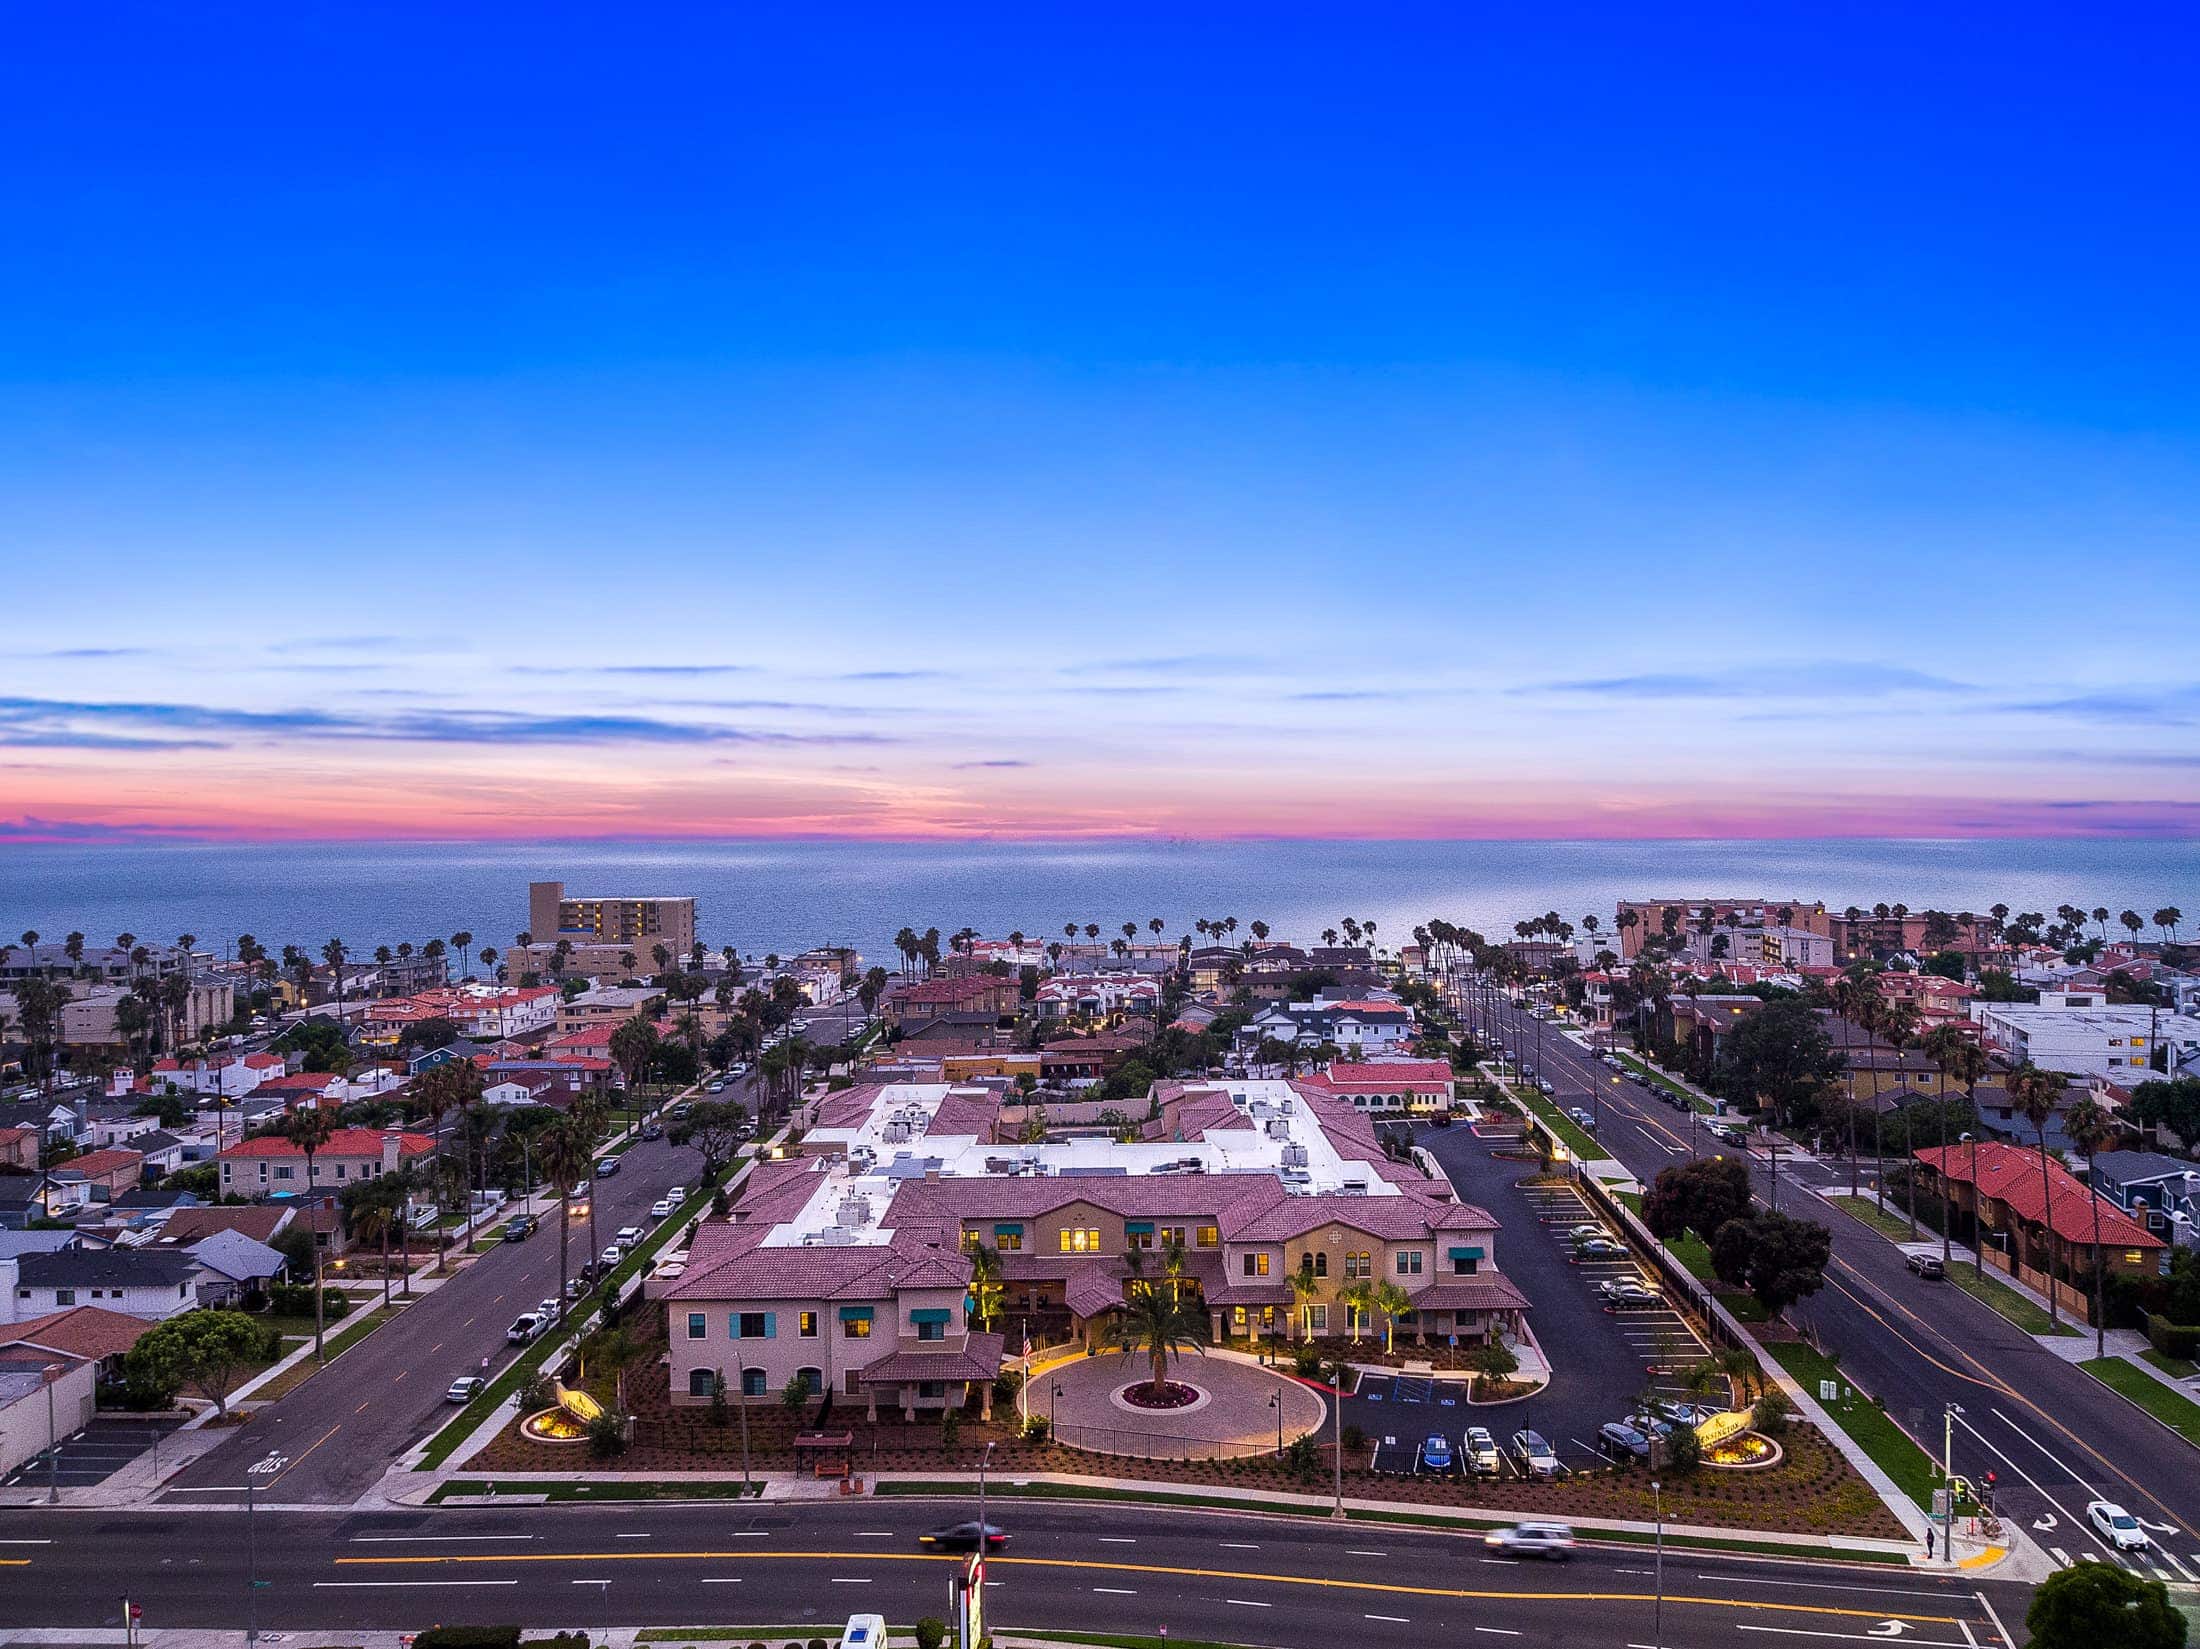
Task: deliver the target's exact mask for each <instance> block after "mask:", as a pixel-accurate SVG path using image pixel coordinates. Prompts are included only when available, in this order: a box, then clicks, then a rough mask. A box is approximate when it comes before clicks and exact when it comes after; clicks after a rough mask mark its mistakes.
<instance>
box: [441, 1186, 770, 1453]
mask: <svg viewBox="0 0 2200 1649" xmlns="http://www.w3.org/2000/svg"><path fill="white" fill-rule="evenodd" d="M745 1160H746V1159H744V1158H741V1157H736V1158H735V1159H734V1160H733V1161H732V1162H731V1163H729V1164H727V1165H726V1166H725V1167H724V1168H722V1169H720V1170H719V1171H718V1172H717V1174H715V1175H714V1176H712V1177H711V1178H709V1179H707V1180H705V1181H704V1182H703V1183H702V1184H700V1185H698V1186H697V1187H696V1188H695V1189H694V1190H693V1191H691V1192H689V1193H688V1196H687V1200H686V1201H685V1202H683V1203H681V1204H680V1206H679V1207H678V1208H677V1209H675V1210H674V1211H673V1212H672V1214H671V1215H670V1216H669V1217H668V1218H666V1219H663V1220H660V1221H659V1222H658V1224H657V1229H656V1230H654V1231H652V1232H651V1233H650V1234H649V1235H648V1236H646V1237H644V1238H643V1239H642V1241H641V1242H640V1243H639V1244H638V1245H636V1247H635V1249H634V1252H633V1253H631V1254H629V1255H627V1257H626V1258H625V1259H623V1260H621V1261H620V1262H619V1263H618V1264H617V1265H616V1266H614V1267H613V1268H612V1270H611V1274H610V1275H609V1276H607V1277H605V1278H604V1280H603V1281H602V1282H601V1283H599V1284H598V1285H597V1286H596V1287H595V1288H594V1289H593V1290H592V1291H590V1292H589V1293H587V1294H584V1295H582V1296H581V1297H580V1298H579V1299H578V1300H576V1301H575V1302H574V1303H573V1309H572V1310H571V1311H569V1312H567V1313H566V1316H565V1319H564V1321H563V1323H562V1324H561V1325H560V1327H561V1328H563V1329H565V1330H566V1331H567V1332H565V1333H563V1334H546V1335H544V1336H543V1337H542V1338H541V1339H539V1340H537V1341H536V1342H535V1343H534V1344H533V1345H531V1346H529V1347H527V1348H526V1349H525V1350H524V1351H522V1352H521V1353H520V1354H519V1355H518V1356H517V1357H515V1358H513V1359H512V1361H511V1363H510V1364H509V1365H508V1366H507V1367H506V1368H505V1370H504V1372H503V1373H501V1374H499V1375H498V1376H497V1377H496V1378H495V1379H494V1380H492V1381H491V1382H490V1383H489V1389H488V1390H487V1391H485V1392H483V1393H482V1394H481V1395H480V1396H479V1397H476V1398H475V1399H474V1400H473V1401H472V1402H470V1403H468V1404H467V1405H466V1406H465V1407H464V1408H462V1409H460V1410H459V1411H458V1417H457V1418H456V1419H455V1420H453V1421H451V1423H450V1424H449V1425H447V1426H445V1427H444V1428H443V1429H442V1430H441V1431H439V1432H437V1433H436V1434H435V1436H433V1437H432V1438H430V1439H429V1440H428V1445H427V1447H426V1448H425V1449H424V1450H422V1451H421V1456H420V1463H419V1466H418V1467H417V1468H416V1469H417V1470H420V1471H433V1470H435V1469H436V1468H437V1467H439V1466H441V1465H442V1464H443V1462H444V1461H446V1460H448V1459H449V1458H450V1457H451V1455H452V1453H453V1452H454V1451H455V1450H456V1449H457V1448H458V1446H459V1445H460V1444H461V1443H463V1442H465V1441H466V1439H467V1438H469V1437H471V1436H473V1434H474V1433H475V1431H477V1430H478V1429H479V1428H480V1427H481V1426H483V1425H485V1424H486V1423H487V1422H488V1420H489V1417H490V1416H491V1415H493V1414H495V1413H496V1412H497V1410H498V1409H500V1408H501V1407H503V1405H504V1402H505V1400H506V1399H507V1398H509V1397H511V1396H512V1395H513V1394H514V1393H515V1392H517V1391H518V1390H519V1389H520V1387H521V1386H523V1385H525V1384H526V1383H527V1381H528V1380H530V1379H532V1378H533V1377H534V1375H535V1374H536V1372H537V1371H538V1370H540V1369H541V1367H542V1365H543V1364H544V1363H545V1362H546V1361H548V1359H549V1356H550V1353H551V1352H553V1351H555V1350H557V1349H558V1348H559V1347H560V1346H562V1345H564V1344H565V1343H566V1342H567V1341H568V1340H570V1339H573V1338H577V1337H578V1335H579V1333H580V1331H581V1329H582V1328H583V1326H584V1325H585V1324H586V1322H587V1319H588V1316H589V1314H590V1313H591V1312H592V1311H594V1310H595V1309H596V1308H597V1307H598V1306H600V1305H601V1304H602V1302H603V1301H605V1300H607V1299H616V1298H618V1291H619V1290H620V1289H621V1288H623V1287H625V1286H626V1282H627V1279H628V1278H630V1277H632V1276H633V1275H634V1274H635V1273H636V1272H638V1271H641V1270H642V1269H644V1268H645V1267H646V1266H648V1265H650V1264H651V1263H652V1262H653V1261H655V1259H656V1258H657V1256H658V1255H659V1254H660V1253H662V1252H663V1251H664V1249H665V1247H666V1246H667V1245H668V1244H669V1243H670V1242H671V1241H672V1239H673V1237H674V1236H675V1235H676V1234H678V1233H679V1232H680V1231H682V1230H684V1229H686V1227H687V1223H688V1222H689V1221H690V1220H693V1219H695V1218H697V1217H698V1216H700V1215H701V1214H702V1213H703V1212H704V1211H705V1210H706V1209H708V1208H709V1207H710V1203H711V1199H712V1198H713V1197H714V1196H716V1195H717V1193H718V1188H719V1187H720V1186H722V1185H725V1184H727V1183H728V1182H729V1181H730V1180H731V1179H732V1178H733V1176H735V1175H737V1174H739V1173H740V1171H741V1168H742V1164H743V1162H744V1161H745Z"/></svg>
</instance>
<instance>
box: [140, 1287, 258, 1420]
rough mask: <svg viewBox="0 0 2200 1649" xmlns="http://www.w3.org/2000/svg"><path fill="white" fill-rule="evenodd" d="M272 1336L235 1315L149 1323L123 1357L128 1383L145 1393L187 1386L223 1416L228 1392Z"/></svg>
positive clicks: (192, 1315) (200, 1314)
mask: <svg viewBox="0 0 2200 1649" xmlns="http://www.w3.org/2000/svg"><path fill="white" fill-rule="evenodd" d="M273 1338H275V1336H274V1334H273V1332H272V1331H271V1330H269V1329H267V1328H265V1327H263V1326H262V1325H261V1324H259V1323H256V1322H254V1321H253V1320H252V1319H251V1318H250V1317H248V1316H246V1315H245V1314H244V1313H243V1312H241V1311H186V1312H184V1313H182V1314H181V1315H180V1316H175V1317H170V1318H169V1319H168V1320H167V1321H165V1322H159V1323H155V1324H154V1325H153V1326H152V1327H151V1328H149V1329H147V1330H146V1331H145V1334H144V1335H143V1337H141V1338H140V1339H139V1341H138V1343H137V1344H136V1345H134V1346H132V1347H131V1348H130V1349H129V1351H128V1352H126V1353H125V1354H124V1355H123V1359H122V1366H123V1371H124V1373H125V1375H126V1376H127V1377H128V1378H129V1380H130V1383H131V1384H132V1385H135V1386H139V1387H141V1388H143V1389H147V1390H164V1391H175V1390H177V1389H178V1388H180V1387H183V1386H189V1387H190V1388H191V1389H192V1390H193V1391H196V1392H197V1393H198V1394H199V1395H200V1396H201V1397H204V1398H205V1399H206V1400H207V1401H208V1402H210V1403H212V1404H213V1405H214V1412H215V1413H216V1414H220V1415H226V1414H228V1412H229V1388H230V1387H231V1386H233V1385H235V1384H236V1383H237V1377H238V1375H240V1374H241V1373H242V1372H243V1371H244V1370H245V1369H246V1368H248V1367H249V1366H250V1365H252V1364H254V1363H257V1362H261V1361H264V1360H265V1359H266V1357H267V1354H268V1349H269V1348H268V1342H269V1340H271V1339H273Z"/></svg>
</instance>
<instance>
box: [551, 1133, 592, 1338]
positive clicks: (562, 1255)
mask: <svg viewBox="0 0 2200 1649" xmlns="http://www.w3.org/2000/svg"><path fill="white" fill-rule="evenodd" d="M539 1149H540V1150H541V1152H542V1171H543V1173H544V1174H545V1175H546V1176H547V1177H548V1179H549V1181H550V1183H551V1184H552V1185H554V1186H556V1187H557V1191H558V1298H559V1299H560V1300H563V1299H564V1298H565V1290H566V1285H567V1283H568V1282H570V1281H571V1280H572V1275H573V1272H572V1268H571V1266H570V1264H569V1263H568V1261H567V1259H566V1243H567V1239H568V1238H569V1237H570V1236H571V1234H572V1220H571V1218H570V1217H569V1216H570V1213H571V1210H572V1197H573V1193H574V1192H575V1191H576V1190H578V1189H579V1188H580V1187H581V1186H582V1185H584V1184H586V1183H587V1181H588V1177H589V1174H590V1172H591V1171H592V1169H593V1168H594V1166H595V1160H596V1154H595V1151H594V1150H593V1149H592V1147H591V1142H590V1141H589V1140H588V1138H587V1137H586V1136H585V1135H584V1133H583V1131H582V1127H581V1124H580V1123H579V1122H577V1121H576V1120H575V1119H574V1118H573V1117H572V1116H570V1115H568V1116H562V1117H560V1118H558V1120H557V1121H556V1122H553V1123H552V1124H551V1125H550V1126H549V1127H548V1128H546V1129H545V1130H543V1136H542V1144H541V1146H540V1147H539ZM590 1257H591V1258H593V1257H594V1256H593V1255H591V1256H590Z"/></svg>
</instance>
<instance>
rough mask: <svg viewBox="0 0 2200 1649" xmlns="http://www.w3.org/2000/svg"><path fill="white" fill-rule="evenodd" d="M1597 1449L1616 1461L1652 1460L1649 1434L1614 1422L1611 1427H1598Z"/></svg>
mask: <svg viewBox="0 0 2200 1649" xmlns="http://www.w3.org/2000/svg"><path fill="white" fill-rule="evenodd" d="M1597 1447H1598V1448H1599V1449H1600V1450H1602V1451H1603V1452H1604V1453H1605V1454H1608V1455H1610V1456H1611V1457H1612V1458H1613V1459H1614V1460H1647V1459H1649V1458H1650V1438H1649V1436H1648V1434H1646V1433H1644V1432H1641V1431H1638V1430H1636V1429H1635V1428H1634V1427H1633V1426H1630V1425H1625V1424H1623V1423H1622V1422H1620V1421H1617V1420H1614V1421H1612V1422H1611V1423H1610V1424H1609V1425H1603V1426H1599V1427H1597Z"/></svg>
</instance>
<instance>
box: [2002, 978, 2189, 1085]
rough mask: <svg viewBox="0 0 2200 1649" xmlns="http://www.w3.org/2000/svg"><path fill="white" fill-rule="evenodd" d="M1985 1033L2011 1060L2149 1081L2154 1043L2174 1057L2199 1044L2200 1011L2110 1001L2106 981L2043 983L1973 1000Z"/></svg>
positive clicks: (2076, 1073) (2081, 1073)
mask: <svg viewBox="0 0 2200 1649" xmlns="http://www.w3.org/2000/svg"><path fill="white" fill-rule="evenodd" d="M1970 1009H1971V1019H1972V1022H1973V1023H1975V1024H1976V1025H1977V1026H1978V1028H1979V1040H1980V1041H1981V1042H1982V1043H1984V1044H1985V1046H1986V1049H1987V1051H1988V1052H1989V1053H1992V1054H1994V1055H1997V1056H1998V1057H1999V1058H2001V1059H2003V1060H2006V1061H2007V1062H2008V1063H2010V1064H2012V1065H2024V1064H2032V1065H2038V1066H2040V1067H2042V1068H2043V1069H2046V1070H2050V1071H2062V1072H2065V1073H2066V1074H2068V1075H2071V1076H2099V1077H2107V1078H2110V1079H2111V1080H2113V1081H2116V1082H2118V1083H2121V1084H2124V1085H2127V1086H2128V1085H2129V1084H2131V1083H2134V1082H2144V1081H2146V1080H2147V1077H2148V1074H2149V1073H2150V1072H2151V1071H2152V1070H2153V1068H2154V1051H2155V1049H2156V1048H2167V1049H2169V1051H2170V1060H2171V1063H2173V1064H2174V1063H2175V1062H2176V1061H2177V1060H2178V1059H2180V1058H2181V1057H2183V1055H2184V1054H2185V1053H2187V1052H2188V1051H2190V1050H2191V1049H2193V1048H2195V1047H2200V1018H2196V1017H2194V1016H2193V1015H2191V1014H2177V1013H2164V1012H2161V1011H2159V1010H2157V1009H2154V1008H2138V1007H2111V1006H2110V1005H2109V1003H2108V999H2107V997H2106V995H2105V994H2104V993H2103V992H2102V991H2100V990H2099V989H2084V988H2078V987H2071V988H2068V989H2063V990H2043V991H2041V992H2040V999H2039V1001H2037V1002H1980V1001H1973V1002H1972V1003H1971V1004H1970Z"/></svg>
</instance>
